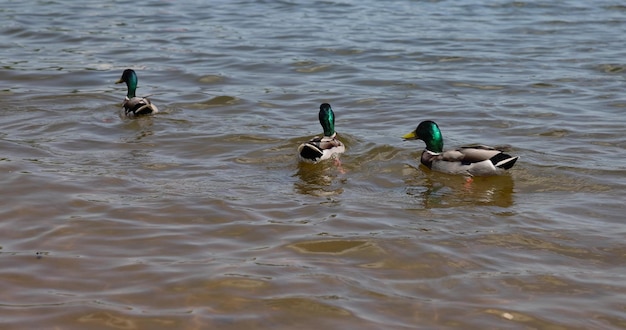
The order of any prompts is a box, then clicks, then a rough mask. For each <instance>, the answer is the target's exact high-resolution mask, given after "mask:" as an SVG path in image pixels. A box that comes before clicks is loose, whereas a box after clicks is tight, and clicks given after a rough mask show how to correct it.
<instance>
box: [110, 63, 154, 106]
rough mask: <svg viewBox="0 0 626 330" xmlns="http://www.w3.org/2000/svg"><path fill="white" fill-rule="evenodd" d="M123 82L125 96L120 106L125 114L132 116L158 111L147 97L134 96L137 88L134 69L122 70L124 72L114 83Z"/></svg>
mask: <svg viewBox="0 0 626 330" xmlns="http://www.w3.org/2000/svg"><path fill="white" fill-rule="evenodd" d="M123 82H125V83H126V87H127V88H128V92H127V93H126V98H125V99H124V102H123V103H122V106H123V107H124V111H125V113H126V115H127V116H129V117H134V116H139V115H149V114H153V113H157V112H159V109H158V108H157V107H156V105H154V104H152V102H150V100H148V98H147V97H138V96H135V91H136V90H137V74H136V73H135V71H134V70H132V69H126V70H124V72H123V73H122V77H121V78H120V79H119V80H118V81H116V82H115V83H116V84H120V83H123Z"/></svg>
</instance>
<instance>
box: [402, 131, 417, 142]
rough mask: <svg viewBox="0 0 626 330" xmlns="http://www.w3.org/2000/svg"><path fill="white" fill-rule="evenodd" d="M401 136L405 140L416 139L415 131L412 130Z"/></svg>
mask: <svg viewBox="0 0 626 330" xmlns="http://www.w3.org/2000/svg"><path fill="white" fill-rule="evenodd" d="M402 138H403V139H405V140H415V139H417V135H415V131H413V132H411V133H409V134H404V135H403V136H402Z"/></svg>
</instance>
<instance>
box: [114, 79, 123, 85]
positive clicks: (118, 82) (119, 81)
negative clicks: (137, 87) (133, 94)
mask: <svg viewBox="0 0 626 330" xmlns="http://www.w3.org/2000/svg"><path fill="white" fill-rule="evenodd" d="M115 83H116V84H121V83H123V81H122V79H120V80H118V81H116V82H115Z"/></svg>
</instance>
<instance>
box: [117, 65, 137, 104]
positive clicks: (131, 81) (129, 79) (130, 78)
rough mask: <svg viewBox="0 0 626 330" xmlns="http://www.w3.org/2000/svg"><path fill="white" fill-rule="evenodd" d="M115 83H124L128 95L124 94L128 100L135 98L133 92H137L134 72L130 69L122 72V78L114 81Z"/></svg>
mask: <svg viewBox="0 0 626 330" xmlns="http://www.w3.org/2000/svg"><path fill="white" fill-rule="evenodd" d="M115 83H116V84H121V83H126V87H128V93H127V94H126V96H127V97H128V98H129V99H132V98H133V97H135V91H136V90H137V74H136V73H135V71H134V70H132V69H126V70H124V72H123V73H122V77H120V79H119V80H118V81H116V82H115Z"/></svg>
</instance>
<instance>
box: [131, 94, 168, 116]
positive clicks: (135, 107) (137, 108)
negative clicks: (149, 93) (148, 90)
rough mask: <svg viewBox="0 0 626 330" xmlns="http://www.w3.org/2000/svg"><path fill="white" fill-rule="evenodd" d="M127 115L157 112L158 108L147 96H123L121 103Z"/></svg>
mask: <svg viewBox="0 0 626 330" xmlns="http://www.w3.org/2000/svg"><path fill="white" fill-rule="evenodd" d="M122 106H123V107H124V111H125V113H126V115H127V116H131V117H132V116H141V115H150V114H154V113H157V112H159V109H158V108H157V106H156V105H154V104H153V103H152V102H151V101H150V100H149V99H148V98H147V97H133V98H130V99H129V98H128V97H127V98H125V99H124V102H123V103H122Z"/></svg>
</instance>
